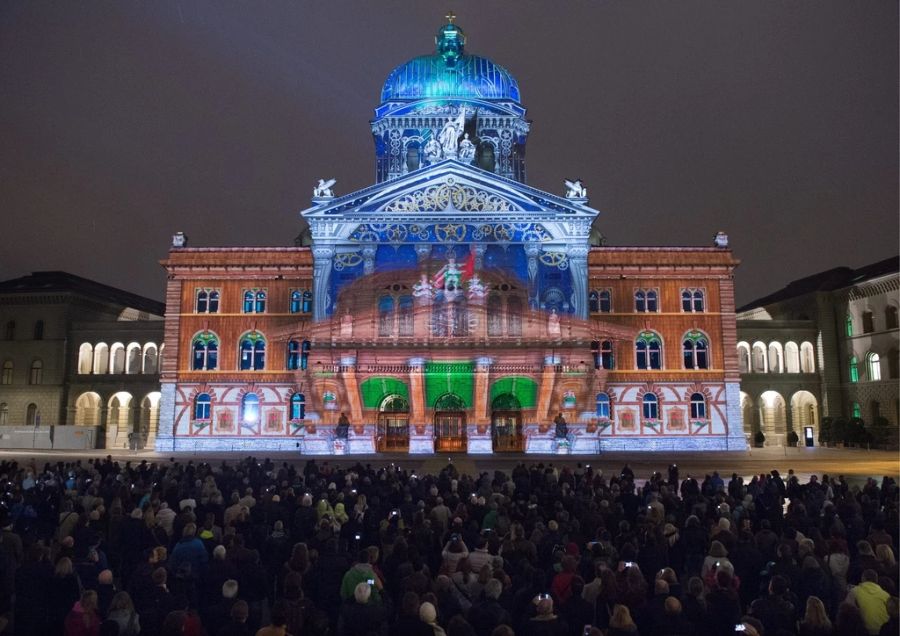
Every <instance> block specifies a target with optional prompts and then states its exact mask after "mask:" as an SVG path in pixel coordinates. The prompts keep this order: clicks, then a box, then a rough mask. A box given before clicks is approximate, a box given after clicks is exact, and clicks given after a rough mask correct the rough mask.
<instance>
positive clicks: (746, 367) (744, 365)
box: [738, 342, 750, 373]
mask: <svg viewBox="0 0 900 636" xmlns="http://www.w3.org/2000/svg"><path fill="white" fill-rule="evenodd" d="M738 368H739V369H740V370H741V373H750V345H748V344H747V343H746V342H739V343H738Z"/></svg>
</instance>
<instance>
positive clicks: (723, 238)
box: [715, 230, 728, 247]
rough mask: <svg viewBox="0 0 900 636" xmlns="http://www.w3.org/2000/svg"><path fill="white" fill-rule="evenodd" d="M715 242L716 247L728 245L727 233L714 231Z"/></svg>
mask: <svg viewBox="0 0 900 636" xmlns="http://www.w3.org/2000/svg"><path fill="white" fill-rule="evenodd" d="M715 244H716V247H728V235H727V234H725V232H723V231H722V230H719V231H718V232H716V238H715Z"/></svg>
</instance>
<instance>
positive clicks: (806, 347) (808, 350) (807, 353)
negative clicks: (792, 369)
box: [800, 342, 816, 373]
mask: <svg viewBox="0 0 900 636" xmlns="http://www.w3.org/2000/svg"><path fill="white" fill-rule="evenodd" d="M814 352H815V350H814V349H813V346H812V343H811V342H804V343H802V344H801V345H800V372H801V373H815V372H816V361H815V354H814Z"/></svg>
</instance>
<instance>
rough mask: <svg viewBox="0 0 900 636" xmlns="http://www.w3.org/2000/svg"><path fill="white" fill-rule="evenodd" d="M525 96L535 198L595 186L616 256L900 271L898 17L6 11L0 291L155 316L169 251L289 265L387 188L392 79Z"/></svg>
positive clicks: (878, 11)
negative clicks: (113, 290)
mask: <svg viewBox="0 0 900 636" xmlns="http://www.w3.org/2000/svg"><path fill="white" fill-rule="evenodd" d="M448 9H453V10H454V11H455V12H456V13H457V15H458V16H459V17H458V20H457V23H458V24H459V25H460V26H461V27H462V28H463V29H464V30H465V32H466V34H467V36H468V44H467V51H468V52H471V53H477V54H480V55H484V56H486V57H490V58H491V59H493V60H495V61H496V62H498V63H499V64H501V65H503V66H505V67H506V68H507V69H509V70H510V71H511V72H512V73H513V75H514V76H515V77H516V78H517V79H518V81H519V86H520V88H521V90H522V98H523V102H524V105H525V106H526V107H527V108H528V116H529V118H530V119H532V120H533V125H532V133H531V135H530V137H529V140H528V155H527V156H528V159H527V168H528V176H529V178H528V180H529V183H530V184H532V185H534V186H537V187H539V188H543V189H546V190H549V191H550V192H554V193H558V194H562V193H563V190H564V189H563V179H564V178H567V177H568V178H576V177H580V178H581V179H583V180H584V182H585V184H586V185H587V186H588V189H589V194H590V199H591V201H590V203H591V205H592V206H593V207H595V208H597V209H599V210H600V212H601V216H602V231H603V232H604V234H606V235H607V236H608V238H609V243H610V244H611V245H710V244H711V242H712V237H713V235H714V234H715V232H716V231H717V230H720V229H721V230H725V231H726V232H727V233H728V234H729V235H730V237H731V244H732V247H733V249H734V252H735V255H736V256H737V257H738V258H739V259H741V260H742V262H743V263H742V265H741V267H740V268H739V269H738V274H737V294H738V302H739V303H743V302H748V301H750V300H752V299H753V298H756V297H758V296H762V295H764V294H766V293H769V292H771V291H774V290H775V289H777V288H779V287H781V286H783V285H784V284H785V283H786V282H787V281H789V280H792V279H795V278H798V277H800V276H804V275H807V274H811V273H814V272H817V271H820V270H823V269H827V268H830V267H835V266H839V265H849V266H853V267H857V266H861V265H864V264H867V263H870V262H874V261H877V260H879V259H882V258H885V257H887V256H890V255H892V254H896V253H897V251H898V39H897V38H898V3H897V2H895V1H893V0H872V1H870V2H846V1H845V0H838V1H825V0H817V1H802V0H795V1H792V2H762V1H760V2H722V1H721V0H715V1H710V2H689V1H680V2H664V1H660V2H644V1H637V0H629V1H621V2H601V1H599V0H598V1H595V2H549V1H545V2H536V1H523V0H519V1H517V2H501V1H497V0H490V1H486V0H479V1H469V2H463V1H459V0H454V1H453V2H452V3H447V2H444V3H436V2H431V1H428V2H425V1H415V2H414V1H408V2H399V1H390V2H372V1H365V2H363V1H360V2H342V1H333V2H299V1H297V2H288V1H281V2H276V1H272V2H205V1H197V2H162V1H156V0H154V1H153V2H150V1H134V0H132V1H125V0H122V1H119V2H65V3H49V2H34V1H28V2H11V1H6V2H3V3H2V4H0V215H2V217H0V218H2V225H0V237H2V243H0V278H3V279H6V278H11V277H14V276H20V275H23V274H26V273H28V272H30V271H35V270H46V269H61V270H66V271H70V272H72V273H75V274H79V275H81V276H86V277H88V278H93V279H96V280H98V281H101V282H104V283H107V284H111V285H115V286H118V287H122V288H124V289H127V290H130V291H134V292H137V293H141V294H144V295H148V296H150V297H153V298H157V299H161V298H162V297H163V291H164V287H165V276H164V273H163V270H162V268H160V267H159V265H158V264H157V261H158V260H159V259H160V258H163V257H165V255H166V251H167V249H168V245H169V242H170V237H171V234H172V233H173V232H175V231H177V230H182V231H184V232H185V233H186V234H188V235H189V237H190V244H191V245H193V246H217V245H291V244H293V239H294V237H295V236H296V234H297V230H298V220H297V217H298V212H299V211H300V210H302V209H304V208H306V207H308V206H309V198H310V195H311V190H312V186H313V185H314V183H315V182H316V180H317V179H318V178H320V177H325V178H330V177H334V178H336V179H337V180H338V183H337V186H336V192H337V194H338V195H341V194H346V193H347V192H350V191H351V190H354V189H357V188H361V187H364V186H367V185H369V184H371V183H372V182H373V177H374V149H373V143H372V138H371V133H370V131H369V128H368V122H369V119H370V118H371V117H372V110H373V108H374V107H375V106H376V105H377V103H378V98H379V92H380V89H381V83H382V82H383V80H384V78H385V77H386V76H387V75H388V73H389V72H390V71H391V70H392V69H393V68H394V67H395V66H397V65H399V64H401V63H402V62H404V61H405V60H407V59H409V58H411V57H413V56H416V55H420V54H425V53H430V52H431V51H432V49H433V36H434V34H435V33H436V32H437V30H438V28H439V27H440V25H441V24H442V23H443V21H444V20H443V16H444V14H445V13H446V12H447V10H448Z"/></svg>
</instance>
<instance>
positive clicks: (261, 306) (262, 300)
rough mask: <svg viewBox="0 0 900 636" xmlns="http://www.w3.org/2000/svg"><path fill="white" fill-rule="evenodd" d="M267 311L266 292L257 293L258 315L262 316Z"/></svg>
mask: <svg viewBox="0 0 900 636" xmlns="http://www.w3.org/2000/svg"><path fill="white" fill-rule="evenodd" d="M265 311H266V292H264V291H261V290H260V291H257V292H256V313H258V314H262V313H265Z"/></svg>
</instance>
